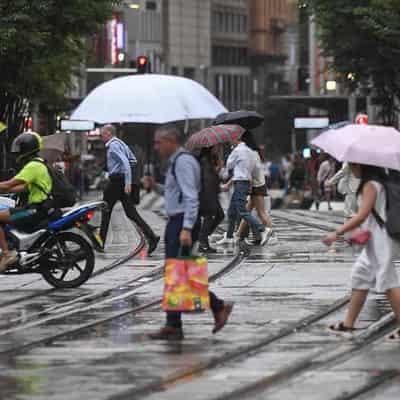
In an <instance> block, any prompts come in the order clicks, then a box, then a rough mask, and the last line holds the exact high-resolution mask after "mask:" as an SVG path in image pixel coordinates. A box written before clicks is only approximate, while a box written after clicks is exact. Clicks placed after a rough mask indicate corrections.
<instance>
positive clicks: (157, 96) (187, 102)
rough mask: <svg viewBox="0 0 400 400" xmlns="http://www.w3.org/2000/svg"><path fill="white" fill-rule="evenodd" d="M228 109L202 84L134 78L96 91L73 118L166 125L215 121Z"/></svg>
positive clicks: (160, 77) (157, 77) (154, 77)
mask: <svg viewBox="0 0 400 400" xmlns="http://www.w3.org/2000/svg"><path fill="white" fill-rule="evenodd" d="M226 111H227V110H226V108H225V107H224V106H223V105H222V104H221V103H220V102H219V101H218V100H217V98H215V97H214V96H213V95H212V94H211V93H210V92H209V91H208V90H207V89H205V88H204V87H203V86H201V85H200V84H199V83H197V82H195V81H193V80H191V79H187V78H182V77H177V76H172V75H156V74H144V75H132V76H127V77H123V78H116V79H113V80H111V81H108V82H105V83H103V84H102V85H100V86H98V87H97V88H95V89H94V90H93V91H92V92H91V93H89V95H88V96H87V97H86V98H85V99H84V100H83V101H82V103H81V104H80V105H79V106H78V108H77V109H76V110H75V111H74V112H73V114H72V115H71V119H74V120H89V121H94V122H97V123H99V124H105V123H129V122H131V123H153V124H164V123H168V122H174V121H182V120H189V119H213V118H215V117H216V116H217V115H218V114H220V113H223V112H226Z"/></svg>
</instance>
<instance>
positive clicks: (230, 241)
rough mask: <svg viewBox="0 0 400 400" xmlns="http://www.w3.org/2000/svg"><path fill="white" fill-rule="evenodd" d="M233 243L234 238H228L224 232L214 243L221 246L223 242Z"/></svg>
mask: <svg viewBox="0 0 400 400" xmlns="http://www.w3.org/2000/svg"><path fill="white" fill-rule="evenodd" d="M234 243H235V239H234V238H228V237H227V236H226V233H225V235H224V237H223V238H222V239H221V240H219V241H218V242H216V245H217V246H222V245H224V244H234Z"/></svg>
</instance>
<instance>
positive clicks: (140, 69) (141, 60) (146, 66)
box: [136, 56, 151, 74]
mask: <svg viewBox="0 0 400 400" xmlns="http://www.w3.org/2000/svg"><path fill="white" fill-rule="evenodd" d="M136 68H137V73H138V74H145V73H149V72H151V68H150V61H149V58H148V57H146V56H139V57H138V58H137V60H136Z"/></svg>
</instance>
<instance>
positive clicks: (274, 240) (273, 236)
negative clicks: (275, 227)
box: [268, 233, 279, 246]
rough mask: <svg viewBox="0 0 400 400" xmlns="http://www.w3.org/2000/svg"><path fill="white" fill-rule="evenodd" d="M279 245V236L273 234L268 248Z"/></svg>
mask: <svg viewBox="0 0 400 400" xmlns="http://www.w3.org/2000/svg"><path fill="white" fill-rule="evenodd" d="M278 243H279V239H278V238H277V236H276V235H275V234H274V233H272V235H271V237H270V238H269V240H268V246H273V245H275V244H278Z"/></svg>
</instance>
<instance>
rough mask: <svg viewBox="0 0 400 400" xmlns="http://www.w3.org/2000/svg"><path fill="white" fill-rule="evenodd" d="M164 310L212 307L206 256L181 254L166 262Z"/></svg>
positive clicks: (188, 310)
mask: <svg viewBox="0 0 400 400" xmlns="http://www.w3.org/2000/svg"><path fill="white" fill-rule="evenodd" d="M162 307H163V310H164V311H179V312H195V311H197V312H201V311H205V310H208V309H209V308H210V298H209V294H208V265H207V259H206V258H204V257H194V256H191V255H190V256H187V257H182V256H181V255H180V254H179V255H178V257H177V258H169V259H167V260H166V263H165V271H164V296H163V302H162Z"/></svg>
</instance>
